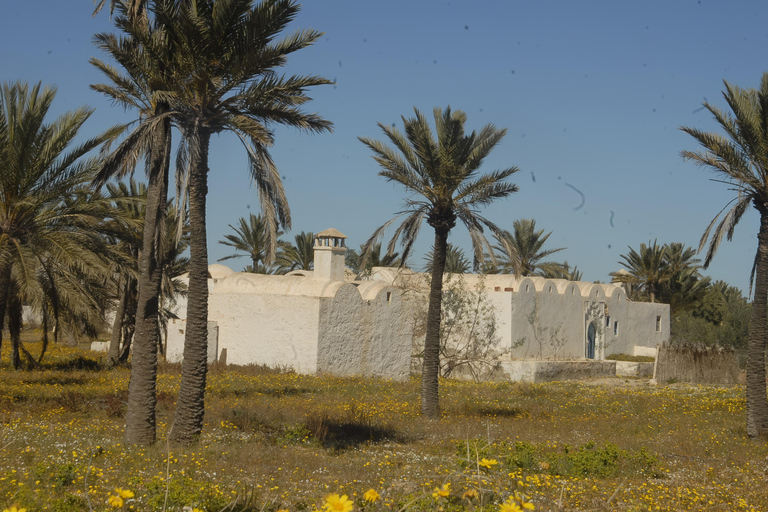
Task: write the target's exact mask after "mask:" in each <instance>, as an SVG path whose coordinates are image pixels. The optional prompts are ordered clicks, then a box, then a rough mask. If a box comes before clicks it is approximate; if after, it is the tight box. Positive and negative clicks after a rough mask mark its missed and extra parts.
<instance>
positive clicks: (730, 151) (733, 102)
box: [681, 73, 768, 437]
mask: <svg viewBox="0 0 768 512" xmlns="http://www.w3.org/2000/svg"><path fill="white" fill-rule="evenodd" d="M724 84H725V91H723V97H724V98H725V101H726V103H728V107H729V108H730V110H731V112H726V111H723V110H720V109H719V108H717V107H715V106H714V105H711V104H710V103H708V102H705V103H704V107H705V108H706V109H707V110H709V112H710V113H711V114H712V116H713V117H714V118H715V120H716V121H717V123H718V124H719V125H720V128H722V129H723V130H724V131H725V135H721V134H719V133H710V132H704V131H701V130H698V129H696V128H689V127H683V128H681V129H682V130H683V131H684V132H685V133H687V134H689V135H691V136H692V137H693V138H694V139H696V141H697V142H698V143H699V144H700V145H701V147H702V148H703V151H683V152H682V156H683V158H684V159H686V160H691V161H693V162H694V163H695V164H697V165H699V166H701V167H704V168H706V169H709V170H711V171H713V172H714V173H715V175H716V176H717V181H722V182H723V183H725V184H726V185H728V186H729V190H731V191H733V192H735V193H736V197H734V198H733V199H731V201H730V202H728V204H726V206H725V207H724V208H723V209H722V210H720V212H718V214H717V215H716V216H715V218H714V219H712V222H711V223H710V224H709V226H707V229H705V230H704V234H703V235H702V237H701V242H700V244H699V250H701V249H703V248H704V247H705V246H706V245H707V242H708V241H709V247H708V248H707V253H706V257H705V258H704V268H707V266H708V265H709V264H710V262H711V261H712V258H713V257H714V255H715V253H716V252H717V248H718V247H719V246H720V242H721V241H722V240H723V237H725V238H727V239H728V240H731V238H732V237H733V232H734V230H735V228H736V224H738V222H739V221H740V220H741V218H742V216H743V215H744V212H746V211H747V209H748V208H749V206H750V205H751V206H753V207H754V208H755V210H757V212H758V213H759V214H760V229H759V232H758V235H757V240H758V245H757V253H756V254H755V258H754V262H753V265H752V271H751V272H750V286H751V285H752V283H754V291H755V296H754V299H753V302H752V319H751V321H750V324H749V344H748V345H749V348H748V359H747V435H749V436H750V437H756V436H760V435H764V434H766V433H768V393H766V386H765V350H766V345H768V322H767V319H766V315H767V314H768V313H767V312H766V309H767V308H768V73H763V76H762V80H761V82H760V88H759V89H757V90H756V89H742V88H741V87H738V86H736V85H732V84H730V83H728V82H724ZM726 210H727V211H726ZM723 212H725V214H724V215H723V217H722V219H721V220H719V221H718V219H719V218H720V215H721V214H723Z"/></svg>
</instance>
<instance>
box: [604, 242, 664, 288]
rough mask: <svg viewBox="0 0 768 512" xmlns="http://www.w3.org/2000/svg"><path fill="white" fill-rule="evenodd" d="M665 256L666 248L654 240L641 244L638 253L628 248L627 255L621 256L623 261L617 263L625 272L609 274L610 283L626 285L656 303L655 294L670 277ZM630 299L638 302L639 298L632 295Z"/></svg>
mask: <svg viewBox="0 0 768 512" xmlns="http://www.w3.org/2000/svg"><path fill="white" fill-rule="evenodd" d="M666 254H667V247H666V246H660V245H658V243H656V240H654V241H653V244H651V242H648V245H646V244H644V243H641V244H640V251H639V252H638V251H635V250H634V249H633V248H632V247H630V248H629V254H622V255H621V257H622V259H624V261H620V262H619V263H620V264H621V265H623V266H624V267H625V268H626V269H627V270H626V271H625V272H621V271H619V272H611V274H610V276H611V277H612V281H613V282H614V283H626V284H628V285H629V286H630V287H632V289H634V290H637V293H638V294H645V295H647V296H648V297H649V298H650V301H651V302H656V294H657V293H658V292H659V291H660V290H661V287H662V285H664V284H665V283H667V282H669V280H670V279H671V277H672V274H671V273H670V272H669V268H668V265H667V262H666ZM632 298H633V300H638V298H639V297H638V296H637V295H634V296H633V297H632Z"/></svg>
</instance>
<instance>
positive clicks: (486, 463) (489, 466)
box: [478, 458, 499, 469]
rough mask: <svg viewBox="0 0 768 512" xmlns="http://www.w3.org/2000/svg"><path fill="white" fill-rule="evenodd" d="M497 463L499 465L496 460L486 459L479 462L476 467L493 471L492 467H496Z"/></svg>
mask: <svg viewBox="0 0 768 512" xmlns="http://www.w3.org/2000/svg"><path fill="white" fill-rule="evenodd" d="M498 463H499V461H497V460H496V459H486V458H483V459H482V460H481V461H480V462H479V464H478V465H479V466H480V467H481V468H485V469H493V466H495V465H496V464H498Z"/></svg>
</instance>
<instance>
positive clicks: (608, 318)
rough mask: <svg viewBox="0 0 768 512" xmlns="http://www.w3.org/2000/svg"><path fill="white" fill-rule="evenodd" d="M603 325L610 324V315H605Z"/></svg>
mask: <svg viewBox="0 0 768 512" xmlns="http://www.w3.org/2000/svg"><path fill="white" fill-rule="evenodd" d="M605 326H606V327H610V326H611V317H610V316H608V315H606V316H605Z"/></svg>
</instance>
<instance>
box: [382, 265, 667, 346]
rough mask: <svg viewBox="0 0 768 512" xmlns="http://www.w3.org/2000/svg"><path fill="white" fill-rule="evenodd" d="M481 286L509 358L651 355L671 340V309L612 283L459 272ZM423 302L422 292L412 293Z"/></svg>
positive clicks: (393, 280) (418, 280)
mask: <svg viewBox="0 0 768 512" xmlns="http://www.w3.org/2000/svg"><path fill="white" fill-rule="evenodd" d="M453 278H456V279H463V280H464V281H465V283H466V284H467V285H468V287H470V288H474V287H476V286H478V284H480V286H482V287H483V288H484V289H485V290H486V293H487V297H488V300H489V302H490V303H491V304H492V305H493V307H494V310H495V314H496V323H497V326H498V328H499V331H498V334H499V336H500V337H501V341H500V344H499V347H500V348H502V349H508V351H509V355H510V357H511V358H512V359H531V360H580V359H593V360H604V359H605V357H606V356H608V355H611V354H630V355H638V354H642V355H654V354H655V351H656V349H655V347H656V346H657V345H660V344H662V343H664V342H666V341H668V340H669V321H670V314H669V305H667V304H649V303H645V302H633V301H631V300H629V299H627V295H626V292H625V290H624V289H623V288H622V287H621V286H619V285H615V284H596V283H588V282H580V281H567V280H564V279H545V278H541V277H524V278H520V279H518V278H515V276H514V275H477V274H462V275H460V276H453ZM372 279H374V280H377V281H383V282H385V283H388V284H392V285H394V286H396V287H401V288H405V289H410V290H416V291H418V290H421V291H423V292H426V285H427V282H428V281H427V279H426V278H425V276H424V275H423V274H414V273H413V272H410V271H408V270H398V269H392V268H374V269H373V273H372ZM411 296H415V297H417V299H415V300H426V296H425V294H418V293H417V294H411Z"/></svg>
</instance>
